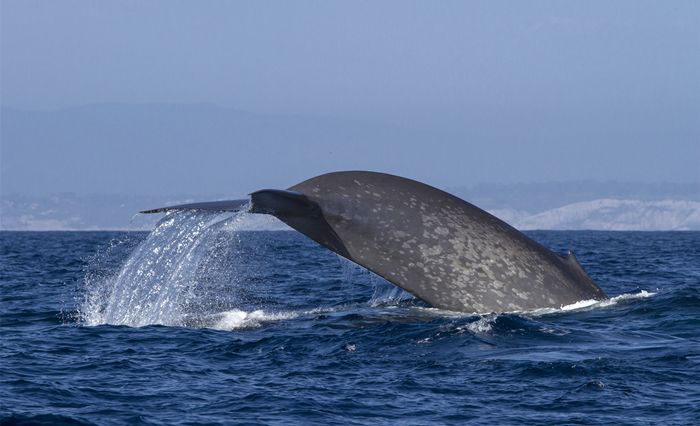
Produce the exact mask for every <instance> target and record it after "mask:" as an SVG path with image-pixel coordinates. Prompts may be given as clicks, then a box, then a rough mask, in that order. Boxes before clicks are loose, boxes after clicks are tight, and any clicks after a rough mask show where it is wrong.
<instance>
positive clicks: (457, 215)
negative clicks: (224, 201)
mask: <svg viewBox="0 0 700 426" xmlns="http://www.w3.org/2000/svg"><path fill="white" fill-rule="evenodd" d="M289 191H292V192H293V193H296V194H302V195H303V196H305V197H306V198H307V199H308V200H309V202H310V203H312V204H314V208H315V210H314V211H315V213H314V214H308V212H307V213H305V214H294V213H293V212H284V213H279V214H276V213H275V212H274V211H272V212H267V213H270V214H274V215H275V216H277V217H279V218H280V219H281V220H282V221H284V222H285V223H287V224H289V225H290V226H291V227H292V228H295V229H297V230H299V231H300V232H302V233H303V234H305V235H307V236H309V237H311V238H312V239H314V240H316V241H317V242H319V243H320V244H322V245H324V246H326V247H327V248H329V249H330V250H333V251H334V252H336V253H338V254H340V255H341V256H343V257H346V258H347V259H349V260H351V261H353V262H355V263H357V264H359V265H362V266H364V267H366V268H367V269H369V270H370V271H372V272H374V273H376V274H378V275H380V276H381V277H383V278H385V279H386V280H388V281H390V282H392V283H393V284H395V285H397V286H399V287H401V288H402V289H404V290H406V291H408V292H409V293H411V294H413V295H415V296H416V297H418V298H420V299H422V300H424V301H425V302H427V303H428V304H430V305H432V306H434V307H437V308H441V309H448V310H454V311H461V312H493V311H496V312H507V311H520V310H530V309H537V308H544V307H561V306H562V305H568V304H571V303H574V302H577V301H580V300H587V299H604V298H606V295H605V293H604V292H603V290H601V289H600V287H598V286H597V285H596V284H595V283H594V282H593V280H592V279H591V278H590V277H589V276H588V274H586V272H585V271H584V270H583V268H582V267H581V266H580V265H579V264H578V262H577V261H576V258H575V257H574V256H573V254H571V255H570V256H568V257H566V258H563V257H560V256H558V255H556V254H554V253H552V252H551V251H550V250H548V249H547V248H545V247H543V246H541V245H540V244H538V243H537V242H535V241H533V240H531V239H530V238H528V237H527V236H525V235H524V234H522V233H521V232H520V231H518V230H516V229H515V228H513V227H511V226H510V225H508V224H507V223H505V222H503V221H502V220H500V219H498V218H497V217H495V216H493V215H491V214H489V213H487V212H485V211H484V210H482V209H480V208H478V207H476V206H474V205H472V204H470V203H468V202H466V201H464V200H462V199H460V198H458V197H455V196H453V195H451V194H449V193H447V192H444V191H441V190H439V189H436V188H434V187H431V186H429V185H426V184H423V183H420V182H417V181H414V180H410V179H406V178H402V177H398V176H393V175H389V174H384V173H376V172H364V171H351V172H335V173H328V174H324V175H321V176H317V177H314V178H311V179H309V180H306V181H304V182H301V183H299V184H297V185H294V186H292V187H290V188H289ZM260 192H265V191H260ZM280 192H281V191H280ZM253 203H254V204H255V193H254V194H253ZM316 206H317V208H316Z"/></svg>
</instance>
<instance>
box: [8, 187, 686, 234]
mask: <svg viewBox="0 0 700 426" xmlns="http://www.w3.org/2000/svg"><path fill="white" fill-rule="evenodd" d="M548 185H549V184H548ZM552 185H555V186H556V185H568V184H552ZM499 187H501V186H495V187H494V188H499ZM633 187H635V188H637V189H639V190H640V191H642V189H643V187H644V185H641V184H640V185H633ZM503 188H504V191H503V192H504V193H499V192H498V191H496V190H494V192H493V193H492V197H491V201H490V202H489V203H485V202H484V203H480V202H479V200H475V199H474V198H470V201H472V202H475V203H476V204H477V205H479V206H480V207H484V208H485V209H486V210H488V211H490V212H491V213H493V214H495V215H496V216H498V217H500V218H501V219H503V220H505V221H507V222H508V223H510V224H512V225H513V226H515V227H516V228H519V229H600V230H640V231H652V230H700V200H698V198H697V197H695V196H694V194H692V193H690V194H687V199H682V198H681V194H679V193H671V195H668V196H663V195H662V194H661V193H658V194H656V195H657V199H651V197H652V193H653V192H654V191H656V190H657V189H658V188H657V187H656V186H652V187H651V188H649V189H647V190H644V191H642V192H640V194H641V193H647V194H648V197H647V199H644V198H641V197H640V198H639V199H632V198H599V199H593V200H586V199H585V198H583V197H582V200H583V201H576V202H572V203H566V202H565V201H560V203H562V204H559V205H556V200H557V199H556V197H555V195H554V194H551V195H549V196H547V197H545V196H542V197H541V198H542V199H546V200H547V202H546V203H543V204H542V205H545V206H550V205H555V207H553V208H544V209H542V208H537V205H536V204H532V206H533V208H532V209H531V210H526V209H524V208H517V207H518V206H522V204H518V202H517V200H516V202H514V203H512V204H509V203H508V202H507V197H508V194H510V193H511V189H509V188H508V187H503ZM645 191H646V192H645ZM588 193H591V194H593V193H594V191H593V190H590V191H589V192H588ZM235 198H241V196H235V195H234V196H216V197H191V196H189V197H188V196H181V197H162V196H155V197H148V196H123V195H122V196H117V195H113V196H109V195H102V196H94V195H93V196H79V195H75V194H62V195H54V196H50V197H27V196H3V197H2V198H1V199H0V211H1V212H2V214H1V216H0V229H3V230H96V229H125V230H142V229H150V228H151V227H152V226H153V224H154V223H155V221H156V220H157V219H158V218H159V217H160V216H159V215H136V213H137V212H138V211H140V210H143V209H148V208H152V207H156V206H164V205H172V204H179V203H184V202H192V201H202V200H207V199H235ZM564 198H565V200H568V199H570V194H567V197H564ZM496 200H501V202H502V204H500V205H499V204H497V201H496ZM481 201H483V200H481ZM246 229H284V226H283V225H281V224H280V223H279V222H276V221H270V220H267V219H262V218H259V217H258V218H249V219H248V220H247V222H246Z"/></svg>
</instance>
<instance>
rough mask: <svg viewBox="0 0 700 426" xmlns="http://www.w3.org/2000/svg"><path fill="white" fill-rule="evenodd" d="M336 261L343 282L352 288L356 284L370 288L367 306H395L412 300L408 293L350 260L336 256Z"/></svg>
mask: <svg viewBox="0 0 700 426" xmlns="http://www.w3.org/2000/svg"><path fill="white" fill-rule="evenodd" d="M338 260H339V261H340V265H341V267H342V271H343V282H344V283H345V284H348V285H351V286H353V288H356V286H354V284H356V283H358V282H366V281H369V283H370V284H371V286H372V289H373V290H372V297H371V298H370V300H369V302H368V304H369V305H370V306H373V307H376V306H381V305H395V304H397V303H399V302H401V301H402V300H407V299H412V298H413V296H411V295H410V294H409V293H407V292H405V291H404V290H402V289H401V288H400V287H397V286H395V285H394V284H391V283H390V282H388V281H386V280H385V279H384V278H382V277H380V276H379V275H377V274H375V273H373V272H371V271H369V270H367V269H366V268H364V267H362V266H360V265H358V264H356V263H354V262H351V261H350V260H348V259H346V258H344V257H342V256H340V255H338Z"/></svg>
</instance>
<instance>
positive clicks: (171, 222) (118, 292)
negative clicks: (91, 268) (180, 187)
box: [80, 211, 246, 327]
mask: <svg viewBox="0 0 700 426" xmlns="http://www.w3.org/2000/svg"><path fill="white" fill-rule="evenodd" d="M245 214H246V213H243V212H240V213H227V214H212V213H207V212H199V211H184V212H176V213H172V214H169V215H167V216H166V217H164V218H163V219H162V220H161V221H160V222H158V224H157V225H156V227H155V229H154V230H153V231H152V232H151V233H150V234H149V235H148V237H147V238H146V240H144V241H143V242H142V243H141V244H140V245H139V246H138V247H136V249H135V250H134V251H133V252H132V254H131V255H130V256H129V257H128V259H127V260H126V262H125V263H124V265H123V266H122V267H121V269H120V270H119V272H118V274H116V275H115V276H112V277H108V278H106V279H105V278H103V277H97V279H94V278H95V277H91V276H90V275H89V274H88V276H87V277H86V281H90V280H94V281H96V282H86V284H87V291H86V294H85V297H84V300H83V303H82V306H81V309H80V314H81V317H82V319H83V322H84V323H85V324H87V325H98V324H113V325H129V326H134V327H139V326H144V325H149V324H162V325H197V324H196V323H197V322H199V321H201V320H202V319H203V318H206V316H207V315H209V314H210V313H211V311H212V310H216V309H215V308H216V306H215V305H216V304H217V302H216V301H215V300H207V291H208V290H207V287H208V286H203V285H201V284H202V282H205V281H208V282H211V281H219V282H224V283H226V282H227V281H232V279H233V276H232V275H231V274H232V271H233V270H234V269H235V268H232V265H226V266H227V267H221V265H218V263H220V262H221V260H222V259H224V258H226V257H227V254H228V252H229V251H230V250H231V249H232V248H233V247H235V245H236V244H235V243H236V240H237V238H238V236H237V234H236V233H235V232H232V231H235V230H236V223H239V222H240V221H241V218H242V217H243V215H245ZM227 271H228V272H227Z"/></svg>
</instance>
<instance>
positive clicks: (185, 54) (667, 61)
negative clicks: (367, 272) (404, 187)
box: [1, 0, 700, 192]
mask: <svg viewBox="0 0 700 426" xmlns="http://www.w3.org/2000/svg"><path fill="white" fill-rule="evenodd" d="M1 4H2V38H1V48H2V87H1V90H2V92H1V96H2V105H3V106H6V107H8V106H9V107H13V108H20V109H40V110H43V109H60V108H66V107H74V106H79V105H86V104H93V103H150V102H170V103H211V104H216V105H220V106H223V107H232V108H237V109H240V110H245V111H253V112H257V113H261V114H280V115H289V114H293V115H302V116H311V117H314V116H323V117H337V118H341V119H350V120H358V121H359V122H360V123H370V124H373V125H374V124H377V123H379V124H381V125H387V126H394V127H397V128H401V129H403V130H402V132H404V133H400V132H399V133H400V134H405V133H406V132H408V133H412V134H415V135H419V136H420V135H425V137H424V138H421V137H419V136H416V137H413V138H410V140H408V141H407V140H405V139H404V140H402V139H399V138H398V137H397V139H393V140H392V139H388V140H385V141H382V142H377V143H378V144H380V145H382V146H381V152H382V155H387V154H386V153H390V155H392V156H393V158H391V159H390V161H387V163H386V164H383V163H382V162H381V161H377V160H376V159H375V160H373V161H370V162H367V163H363V161H362V158H367V157H371V156H372V155H373V153H372V152H371V147H370V150H369V152H364V153H362V155H359V154H358V155H355V156H353V155H350V154H348V156H345V157H339V156H338V155H331V154H328V153H329V152H334V148H335V147H336V145H337V144H341V143H342V144H347V143H348V139H347V137H339V138H338V139H335V138H334V137H333V135H328V137H327V138H326V139H327V141H326V143H327V146H328V150H327V152H323V153H318V156H319V158H316V160H317V161H315V162H314V163H313V166H311V167H309V166H308V165H307V166H305V165H304V164H299V163H298V162H295V163H294V164H292V163H288V162H285V155H284V150H285V147H284V144H285V142H284V140H283V138H280V140H279V142H278V143H279V149H280V153H279V154H280V155H276V156H275V159H274V161H273V164H271V167H270V168H269V169H270V170H269V171H267V173H271V174H272V175H273V176H279V180H284V179H288V178H290V176H312V175H314V174H317V173H319V172H322V171H328V170H333V169H343V168H370V167H371V168H373V169H380V170H386V171H389V172H395V173H401V174H404V175H408V176H411V177H418V178H422V179H427V180H429V181H430V182H432V183H435V184H438V185H441V186H454V185H469V184H471V183H475V182H477V181H479V182H527V181H535V180H537V181H542V180H563V179H564V180H566V179H578V178H580V179H601V180H606V179H616V180H635V181H675V182H683V181H693V182H698V181H700V172H699V170H700V167H699V166H698V163H700V2H698V1H654V2H644V1H638V0H633V1H610V0H606V1H575V2H568V1H552V2H542V1H528V2H521V1H510V2H498V1H491V0H489V1H455V2H451V1H421V2H410V1H366V2H360V1H345V2H338V1H313V2H310V1H278V2H265V1H246V2H243V1H30V0H21V1H12V0H2V2H1ZM3 125H4V126H5V125H8V123H7V122H4V123H3ZM361 125H364V124H358V126H361ZM399 133H397V134H399ZM8 135H9V133H3V139H4V140H3V145H4V146H5V147H7V146H10V144H12V143H17V142H16V141H15V140H13V141H8V140H6V139H5V138H7V137H9V136H8ZM296 142H297V143H300V142H299V141H296ZM46 143H49V142H48V141H47V142H46ZM75 143H79V142H75ZM85 143H88V142H85ZM89 143H93V144H98V146H99V143H100V142H99V141H95V140H93V141H91V142H89ZM144 143H145V144H147V143H148V141H144ZM92 149H93V150H94V149H95V148H94V147H92ZM5 151H6V152H5V154H4V155H3V159H2V161H3V163H4V164H7V163H8V162H21V161H28V160H27V159H26V158H24V157H22V158H20V157H17V158H8V156H9V155H10V154H11V153H12V152H14V151H13V150H11V149H10V150H5ZM78 151H79V150H78ZM335 151H337V150H335ZM341 151H342V150H341ZM242 153H243V154H246V151H244V150H243V151H242ZM267 154H270V153H269V152H268V153H267ZM191 155H192V154H189V156H190V157H191ZM250 155H253V154H252V153H251V154H250ZM260 155H262V154H260ZM215 156H216V153H215V152H212V153H211V156H210V157H208V156H206V155H200V156H199V157H200V158H198V163H197V164H196V166H197V167H200V168H203V169H206V168H207V167H208V165H210V164H213V163H214V162H215V161H216V159H215ZM187 157H188V154H183V160H182V161H183V163H184V161H185V160H186V159H187ZM77 160H78V161H80V160H81V159H80V158H78V159H77ZM242 160H243V161H253V162H254V161H257V160H260V158H247V159H245V158H244V159H242ZM268 161H270V160H268ZM286 171H291V172H290V173H287V174H285V172H286ZM146 173H147V170H140V169H134V170H131V173H130V175H133V176H134V179H139V180H145V178H146V176H147V174H146ZM231 173H232V178H238V177H236V176H235V172H233V171H232V172H231ZM431 177H432V180H431ZM17 178H19V177H17ZM151 178H152V177H150V176H149V179H151ZM241 178H242V177H241ZM3 179H4V180H5V183H4V184H3V185H8V183H7V181H8V180H12V179H15V177H13V176H11V175H10V176H8V175H7V174H5V175H4V176H3ZM202 179H206V176H205V175H204V177H202ZM286 183H288V184H292V183H294V182H286ZM281 184H282V182H281V183H280V185H281ZM64 186H65V188H64V189H65V190H66V191H70V190H71V183H70V182H69V181H67V182H66V183H65V185H64ZM17 188H19V189H17ZM17 188H15V189H17V190H21V189H22V187H21V186H17ZM81 188H83V187H81ZM58 189H60V188H58ZM110 189H114V188H110V187H101V186H95V187H94V188H92V189H89V188H88V189H84V190H85V191H88V190H92V191H95V192H103V191H106V192H110ZM146 189H148V188H146ZM81 190H83V189H81ZM153 190H157V187H154V188H153ZM111 192H115V191H111Z"/></svg>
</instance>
